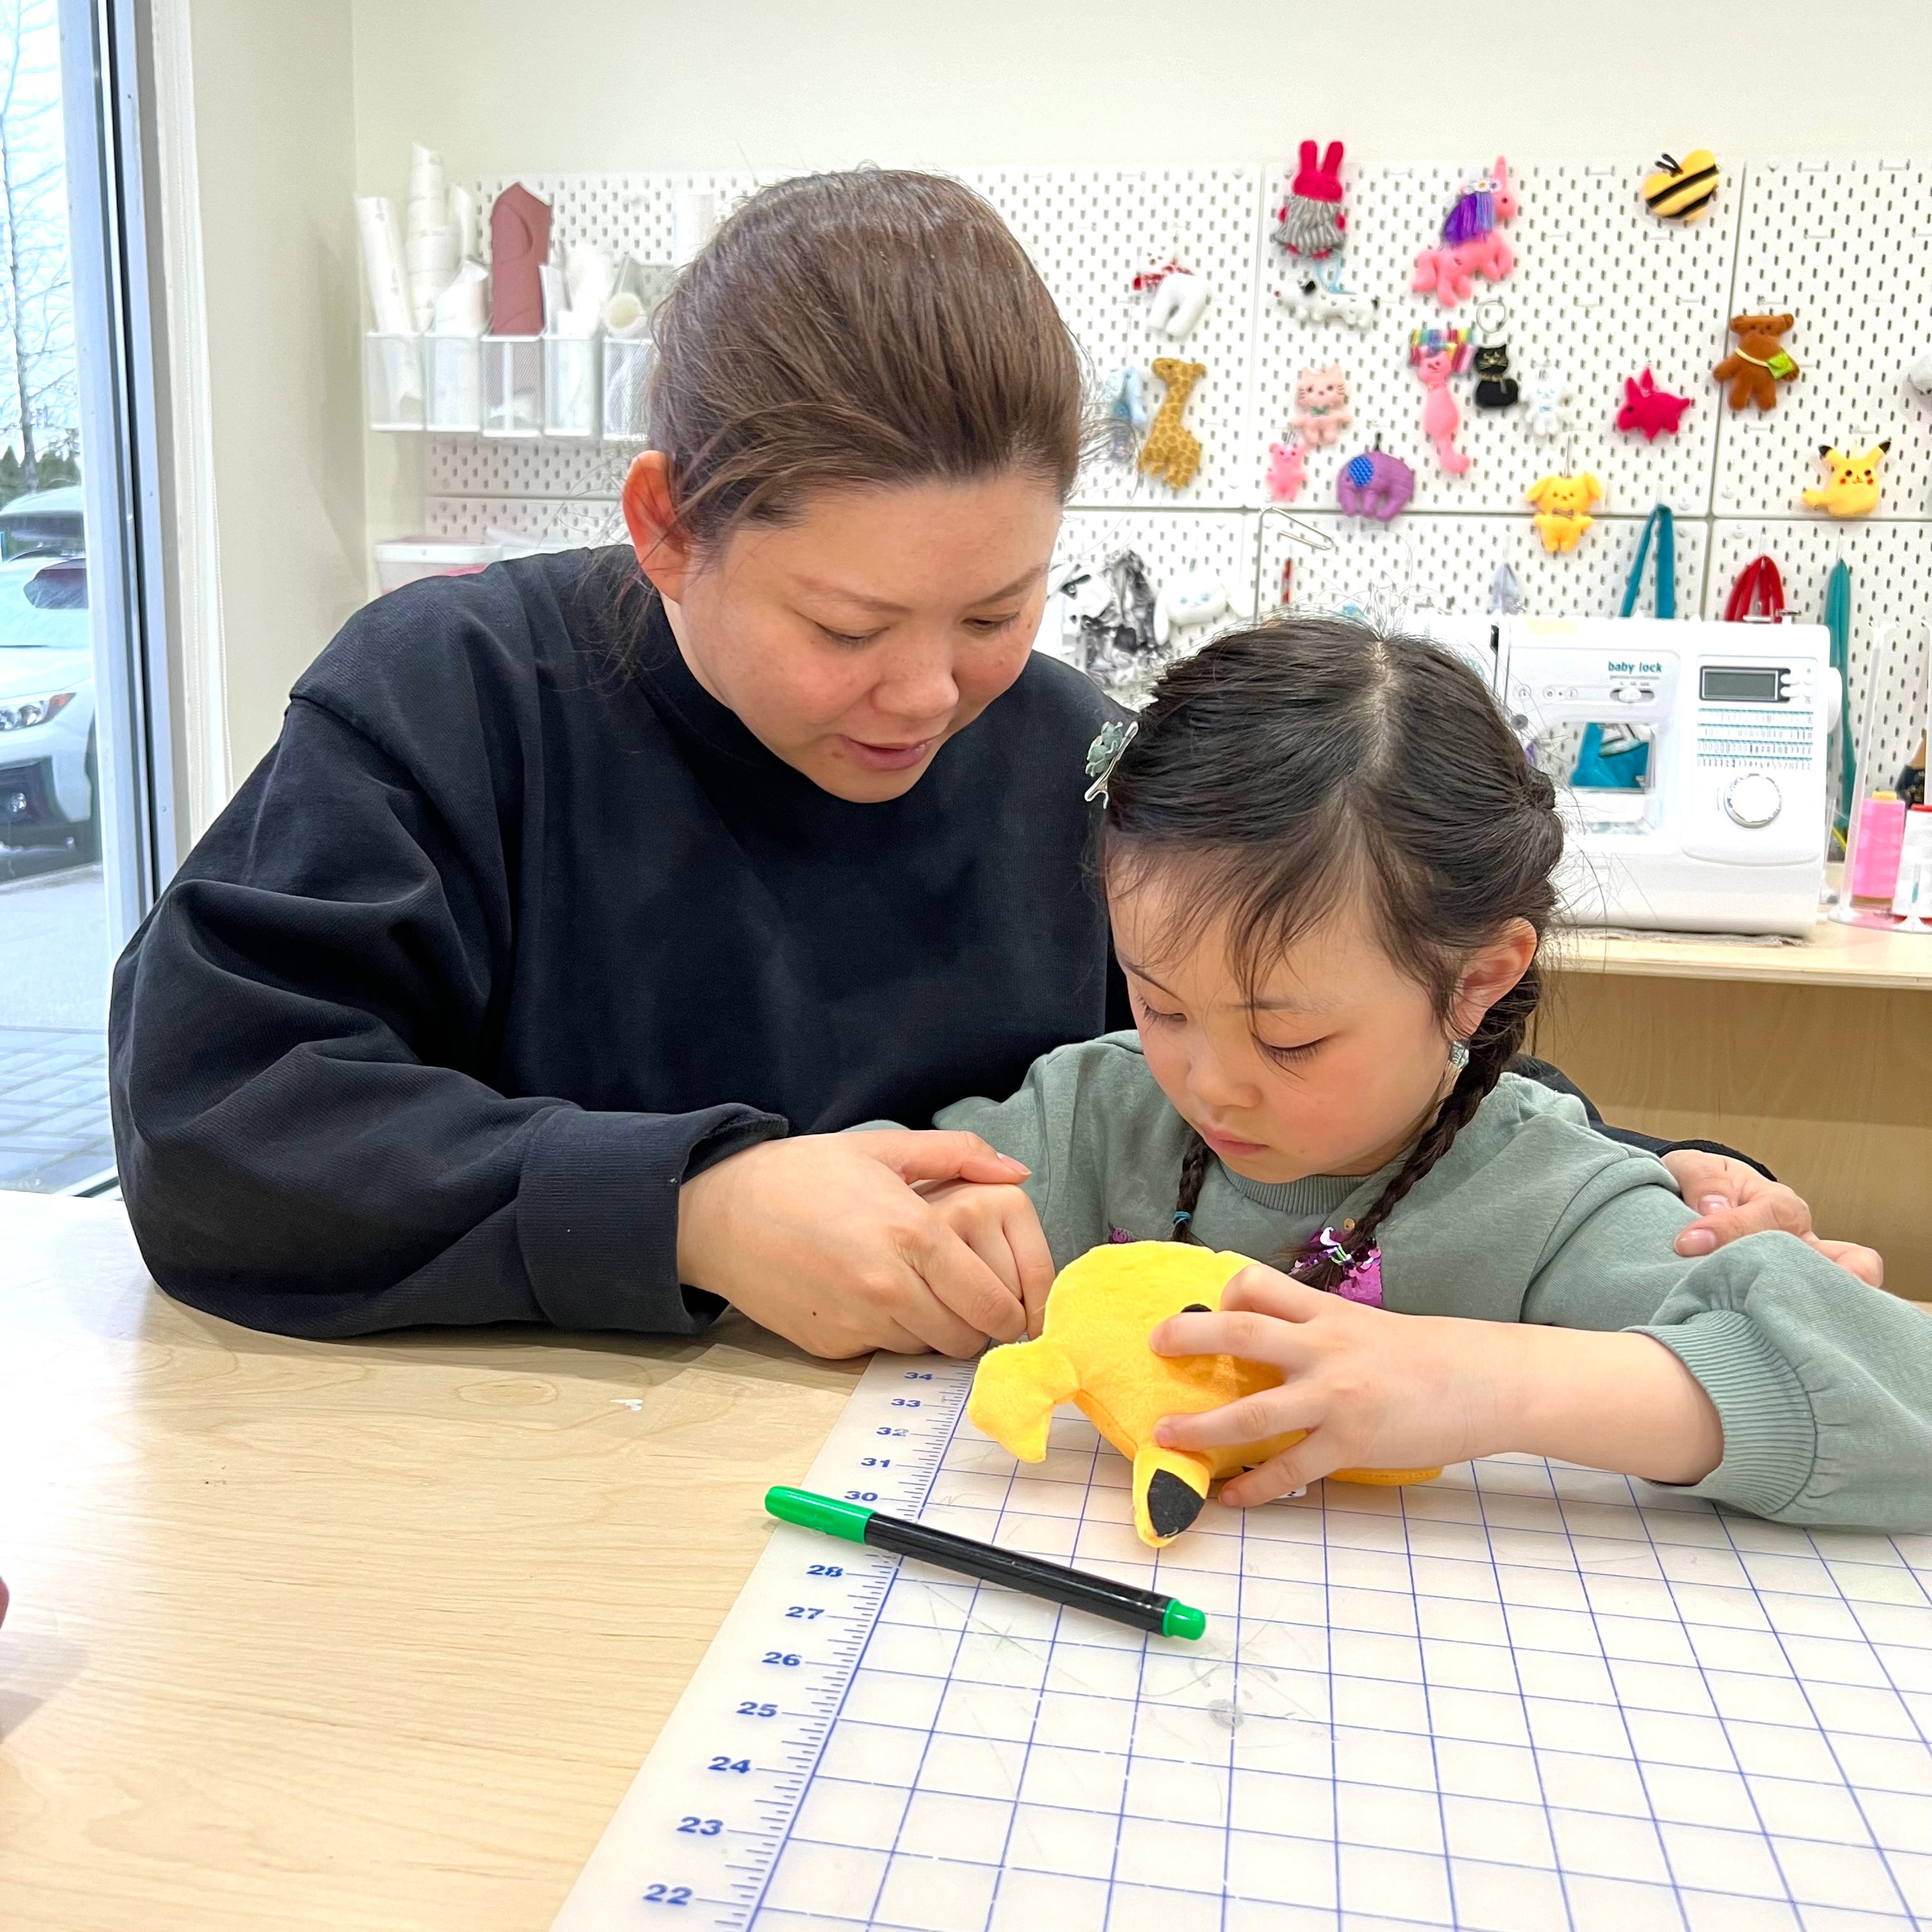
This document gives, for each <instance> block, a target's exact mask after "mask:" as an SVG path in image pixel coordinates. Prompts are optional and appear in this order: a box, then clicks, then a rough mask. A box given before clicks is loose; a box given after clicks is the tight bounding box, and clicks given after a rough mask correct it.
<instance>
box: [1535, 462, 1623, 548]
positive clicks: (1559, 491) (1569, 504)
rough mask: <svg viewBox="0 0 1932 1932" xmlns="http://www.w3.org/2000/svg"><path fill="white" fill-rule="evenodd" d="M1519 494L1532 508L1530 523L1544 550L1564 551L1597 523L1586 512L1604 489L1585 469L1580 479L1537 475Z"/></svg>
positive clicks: (1577, 541) (1575, 543)
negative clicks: (1532, 514)
mask: <svg viewBox="0 0 1932 1932" xmlns="http://www.w3.org/2000/svg"><path fill="white" fill-rule="evenodd" d="M1603 493H1604V486H1603V485H1602V484H1601V483H1599V482H1598V481H1597V479H1596V478H1595V476H1593V475H1591V473H1590V472H1589V471H1588V470H1587V469H1586V470H1585V471H1584V472H1583V474H1582V475H1580V476H1540V477H1538V478H1537V480H1536V481H1535V483H1533V484H1532V485H1531V486H1530V487H1529V489H1528V490H1526V491H1525V492H1524V494H1525V496H1527V497H1528V499H1529V501H1530V502H1532V503H1534V504H1535V505H1536V511H1537V514H1535V516H1533V517H1531V518H1530V521H1531V522H1532V523H1534V524H1535V526H1536V533H1537V535H1538V536H1540V537H1541V538H1542V539H1543V547H1544V549H1545V550H1550V551H1567V550H1574V549H1575V548H1576V547H1577V544H1579V543H1580V542H1581V541H1583V532H1585V531H1586V530H1587V529H1589V527H1590V526H1591V525H1592V523H1595V521H1596V518H1595V517H1592V516H1590V515H1589V514H1586V513H1587V512H1588V511H1589V508H1590V505H1592V503H1594V502H1596V500H1597V499H1598V497H1600V496H1602V494H1603Z"/></svg>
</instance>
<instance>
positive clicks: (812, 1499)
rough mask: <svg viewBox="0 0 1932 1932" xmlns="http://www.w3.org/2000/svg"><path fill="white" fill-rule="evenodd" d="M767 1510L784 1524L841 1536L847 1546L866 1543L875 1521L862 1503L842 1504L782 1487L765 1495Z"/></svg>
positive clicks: (830, 1498) (803, 1491)
mask: <svg viewBox="0 0 1932 1932" xmlns="http://www.w3.org/2000/svg"><path fill="white" fill-rule="evenodd" d="M765 1508H766V1510H767V1511H769V1512H770V1514H772V1515H773V1516H775V1517H777V1518H778V1520H779V1521H780V1522H781V1523H796V1524H797V1525H798V1526H799V1527H800V1528H801V1529H816V1530H820V1531H822V1532H823V1533H824V1534H825V1535H827V1536H842V1537H843V1538H844V1539H845V1540H846V1541H847V1542H848V1543H863V1542H864V1541H865V1526H866V1524H867V1523H869V1522H870V1521H871V1519H872V1512H871V1511H870V1510H869V1509H868V1508H866V1507H865V1505H864V1504H863V1503H847V1502H838V1501H837V1500H836V1499H834V1498H832V1497H831V1496H814V1494H813V1493H811V1490H793V1489H788V1488H787V1487H785V1486H784V1484H778V1485H777V1486H776V1487H774V1488H772V1489H769V1490H766V1492H765Z"/></svg>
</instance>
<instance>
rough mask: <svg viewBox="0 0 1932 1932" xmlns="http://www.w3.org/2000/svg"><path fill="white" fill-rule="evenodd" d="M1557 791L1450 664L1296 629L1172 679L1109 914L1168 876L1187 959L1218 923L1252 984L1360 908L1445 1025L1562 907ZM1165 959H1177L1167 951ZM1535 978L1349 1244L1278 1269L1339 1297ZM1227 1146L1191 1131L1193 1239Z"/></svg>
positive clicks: (1490, 1014) (1121, 830) (1126, 821)
mask: <svg viewBox="0 0 1932 1932" xmlns="http://www.w3.org/2000/svg"><path fill="white" fill-rule="evenodd" d="M1562 850H1563V832H1562V823H1561V821H1560V820H1559V818H1558V816H1557V813H1556V788H1555V787H1554V786H1553V784H1552V783H1551V782H1550V778H1549V776H1548V775H1547V773H1544V772H1541V771H1539V770H1538V769H1536V767H1535V766H1533V765H1532V764H1531V763H1529V760H1528V759H1527V758H1526V757H1525V755H1524V754H1523V747H1522V746H1521V745H1520V743H1519V742H1518V741H1517V737H1516V735H1515V733H1514V731H1513V730H1511V726H1510V724H1509V721H1508V719H1507V718H1505V715H1504V714H1503V712H1502V710H1501V709H1500V708H1499V706H1498V705H1497V704H1496V700H1495V699H1494V698H1493V697H1492V696H1491V695H1490V692H1489V691H1488V689H1487V687H1486V686H1485V685H1484V683H1483V682H1482V680H1481V679H1480V678H1478V676H1476V675H1475V673H1473V672H1472V671H1471V670H1469V668H1468V667H1466V665H1465V664H1463V663H1461V662H1460V661H1459V660H1458V659H1457V658H1455V657H1454V656H1453V655H1451V654H1450V653H1449V652H1447V651H1445V650H1443V649H1440V648H1439V646H1436V645H1434V644H1432V643H1425V642H1423V641H1421V640H1419V639H1416V638H1412V637H1379V636H1378V635H1376V633H1375V632H1374V631H1371V630H1370V629H1369V628H1367V626H1366V625H1361V624H1358V623H1355V622H1351V621H1349V619H1343V618H1335V617H1286V618H1283V619H1280V620H1278V621H1277V622H1274V623H1271V624H1268V625H1262V626H1259V627H1258V628H1254V629H1251V630H1247V631H1231V632H1228V633H1226V634H1223V635H1222V636H1221V637H1217V638H1214V640H1211V642H1210V643H1208V644H1207V645H1206V646H1205V647H1204V648H1203V649H1201V650H1200V651H1199V652H1196V654H1195V655H1193V657H1191V658H1187V659H1184V661H1182V662H1181V663H1180V664H1176V665H1174V666H1172V667H1170V668H1169V670H1168V671H1167V672H1166V674H1165V675H1164V676H1163V678H1162V679H1161V680H1160V683H1159V684H1158V685H1156V687H1155V688H1154V695H1153V697H1152V699H1151V701H1150V703H1148V706H1147V709H1145V711H1144V712H1142V715H1141V721H1140V730H1139V733H1138V734H1137V735H1136V738H1135V739H1134V741H1133V743H1132V744H1131V745H1130V746H1129V748H1127V751H1126V752H1125V754H1124V755H1123V756H1122V757H1121V758H1120V760H1118V762H1117V763H1116V764H1115V766H1114V769H1113V770H1112V773H1111V774H1110V775H1109V781H1108V793H1107V806H1106V814H1105V816H1104V817H1103V820H1102V821H1101V841H1100V849H1099V859H1100V869H1101V871H1102V874H1103V877H1104V878H1105V880H1106V885H1107V888H1108V891H1109V895H1110V897H1112V898H1115V899H1116V900H1118V898H1119V897H1120V896H1121V895H1123V894H1126V893H1130V892H1133V891H1135V890H1136V889H1137V888H1138V887H1139V886H1140V885H1141V884H1142V883H1143V882H1144V881H1145V880H1146V879H1147V878H1148V877H1151V876H1152V875H1154V874H1159V876H1160V880H1161V882H1162V886H1163V899H1164V901H1165V904H1166V914H1165V917H1166V931H1167V935H1168V937H1169V938H1171V940H1172V942H1173V943H1174V944H1175V945H1176V946H1177V947H1186V946H1188V945H1190V944H1193V941H1194V935H1197V934H1199V932H1201V931H1202V929H1204V928H1205V927H1206V926H1208V925H1210V924H1212V923H1214V922H1217V921H1219V922H1223V923H1224V929H1225V931H1226V935H1227V942H1228V947H1229V959H1230V964H1231V965H1232V968H1233V969H1234V971H1235V974H1236V976H1237V977H1238V979H1240V980H1242V981H1243V982H1244V983H1245V984H1246V985H1247V986H1248V987H1249V988H1250V989H1253V988H1255V987H1256V986H1259V985H1260V984H1261V983H1262V982H1263V980H1265V978H1266V977H1267V975H1268V972H1269V971H1270V970H1271V968H1272V965H1273V962H1274V961H1276V960H1277V959H1279V958H1280V956H1281V955H1282V954H1283V953H1284V952H1286V950H1288V948H1289V947H1291V946H1292V945H1293V944H1295V943H1296V942H1297V941H1299V940H1300V939H1301V938H1303V937H1304V936H1305V935H1307V934H1308V933H1310V932H1312V931H1313V929H1315V928H1316V927H1317V926H1319V925H1320V924H1321V923H1322V921H1323V920H1324V919H1326V918H1328V916H1330V915H1331V913H1334V912H1336V911H1337V910H1339V909H1340V908H1341V907H1343V906H1345V905H1351V904H1356V903H1361V904H1364V910H1366V912H1367V913H1368V915H1369V916H1370V918H1371V919H1372V922H1373V926H1374V928H1375V930H1376V932H1377V935H1378V937H1379V939H1380V941H1381V944H1382V948H1383V950H1385V952H1386V953H1387V954H1388V957H1389V959H1390V960H1391V962H1393V963H1394V965H1397V967H1398V968H1400V969H1401V971H1403V972H1404V973H1405V974H1407V975H1408V976H1409V977H1410V978H1411V979H1412V980H1415V982H1416V983H1418V984H1419V985H1421V986H1423V987H1424V989H1427V992H1428V993H1429V995H1430V998H1431V1000H1432V1001H1433V1004H1434V1006H1435V1008H1436V1013H1438V1015H1439V1016H1440V1018H1441V1019H1442V1021H1443V1022H1444V1024H1445V1029H1446V1028H1448V1026H1450V1025H1453V1024H1454V1017H1453V1016H1454V1012H1455V1010H1456V1007H1457V1001H1458V989H1459V987H1460V984H1461V982H1462V978H1463V972H1464V971H1465V969H1466V966H1467V964H1468V962H1469V959H1470V958H1471V956H1472V955H1473V954H1475V953H1477V952H1478V950H1481V948H1482V947H1484V946H1485V945H1487V944H1490V943H1491V942H1493V941H1495V940H1496V938H1497V937H1498V936H1499V935H1500V934H1501V933H1502V932H1504V931H1505V929H1508V928H1510V927H1511V926H1517V927H1518V928H1519V929H1520V926H1522V925H1525V924H1526V925H1528V926H1529V927H1530V928H1531V929H1532V930H1533V931H1534V932H1535V935H1536V938H1537V939H1538V942H1539V944H1540V943H1541V939H1542V938H1543V935H1544V932H1546V931H1547V928H1548V926H1549V923H1550V919H1552V918H1553V916H1554V914H1555V912H1556V886H1555V883H1554V874H1555V872H1556V865H1557V862H1558V860H1559V859H1560V858H1561V856H1562ZM1163 943H1165V942H1163ZM1540 998H1541V977H1540V975H1539V974H1538V971H1537V967H1536V962H1535V959H1534V958H1532V960H1531V962H1530V965H1529V968H1528V969H1527V971H1525V973H1524V974H1523V977H1521V979H1520V980H1518V981H1517V983H1516V984H1515V985H1514V986H1512V987H1511V988H1510V989H1509V990H1508V992H1505V993H1504V994H1503V995H1502V997H1501V998H1499V999H1498V1000H1497V1001H1496V1003H1495V1004H1493V1006H1491V1007H1490V1009H1489V1010H1488V1011H1487V1013H1485V1014H1484V1016H1483V1018H1482V1019H1481V1022H1480V1023H1479V1024H1478V1025H1477V1027H1476V1028H1475V1031H1474V1032H1473V1033H1472V1034H1471V1036H1470V1037H1469V1040H1468V1042H1467V1045H1468V1047H1469V1061H1468V1064H1466V1065H1465V1066H1464V1067H1462V1068H1461V1069H1460V1070H1459V1071H1458V1073H1457V1078H1456V1082H1455V1084H1454V1086H1453V1087H1451V1089H1450V1091H1449V1092H1448V1094H1447V1095H1446V1096H1445V1097H1444V1099H1443V1100H1442V1102H1441V1103H1440V1104H1439V1106H1437V1108H1436V1112H1435V1114H1434V1115H1433V1118H1431V1119H1430V1123H1429V1124H1428V1126H1427V1127H1426V1128H1425V1129H1424V1131H1423V1133H1422V1134H1421V1137H1420V1138H1419V1139H1418V1140H1417V1142H1416V1143H1415V1145H1414V1146H1413V1147H1412V1148H1410V1149H1409V1153H1408V1154H1407V1156H1406V1158H1405V1159H1404V1160H1403V1163H1402V1165H1401V1166H1400V1168H1398V1169H1397V1171H1396V1172H1395V1174H1394V1176H1393V1177H1392V1178H1391V1180H1390V1181H1389V1182H1388V1185H1387V1186H1386V1187H1384V1188H1383V1190H1382V1193H1380V1194H1379V1196H1377V1197H1376V1200H1375V1202H1373V1205H1371V1206H1370V1208H1369V1210H1368V1211H1367V1213H1366V1214H1364V1215H1363V1217H1361V1220H1360V1222H1359V1223H1356V1224H1354V1225H1352V1226H1348V1227H1346V1228H1345V1229H1342V1230H1340V1231H1339V1232H1340V1241H1339V1243H1338V1242H1337V1241H1335V1240H1334V1239H1333V1238H1331V1239H1329V1240H1328V1241H1314V1242H1311V1243H1310V1244H1308V1246H1307V1247H1305V1248H1304V1249H1302V1250H1299V1251H1298V1253H1296V1254H1295V1255H1294V1256H1292V1257H1284V1258H1283V1259H1282V1260H1281V1262H1280V1264H1279V1265H1282V1266H1283V1267H1286V1268H1288V1269H1289V1271H1290V1272H1291V1273H1292V1274H1295V1276H1296V1277H1298V1279H1300V1280H1303V1281H1305V1282H1307V1283H1310V1284H1311V1285H1312V1286H1316V1287H1318V1288H1323V1289H1334V1288H1336V1287H1337V1286H1339V1285H1340V1283H1342V1282H1343V1280H1346V1279H1347V1277H1349V1274H1352V1272H1353V1271H1354V1270H1355V1268H1357V1267H1358V1265H1360V1264H1361V1262H1364V1261H1365V1260H1366V1259H1367V1256H1368V1254H1369V1252H1370V1250H1371V1249H1372V1248H1373V1247H1375V1245H1376V1240H1377V1237H1378V1235H1379V1233H1380V1232H1381V1229H1382V1226H1383V1224H1384V1223H1385V1222H1386V1221H1387V1220H1388V1217H1390V1216H1391V1214H1394V1211H1396V1209H1397V1208H1398V1207H1399V1206H1400V1205H1401V1204H1402V1202H1403V1200H1404V1199H1405V1198H1406V1196H1408V1194H1409V1192H1410V1190H1412V1189H1413V1188H1414V1187H1415V1186H1416V1185H1417V1184H1418V1182H1420V1181H1421V1180H1422V1178H1424V1175H1427V1174H1428V1173H1429V1172H1430V1170H1431V1169H1433V1167H1434V1166H1436V1163H1437V1162H1438V1161H1439V1160H1442V1157H1443V1156H1444V1155H1445V1154H1447V1153H1448V1151H1449V1149H1450V1148H1451V1146H1453V1145H1454V1143H1455V1139H1456V1136H1457V1134H1459V1133H1461V1131H1462V1130H1463V1128H1464V1127H1466V1126H1468V1124H1469V1122H1470V1121H1472V1119H1474V1118H1475V1115H1476V1112H1477V1110H1478V1109H1479V1108H1480V1107H1481V1106H1482V1103H1483V1102H1484V1100H1486V1099H1487V1097H1488V1096H1489V1095H1490V1093H1492V1092H1493V1091H1494V1089H1495V1088H1496V1082H1498V1081H1499V1079H1501V1078H1502V1075H1503V1073H1504V1070H1505V1069H1506V1068H1507V1067H1508V1064H1509V1063H1510V1061H1511V1060H1512V1059H1513V1058H1514V1057H1515V1056H1516V1055H1517V1053H1518V1052H1520V1050H1521V1049H1522V1047H1523V1042H1524V1040H1525V1039H1526V1037H1527V1035H1528V1033H1529V1024H1530V1022H1531V1019H1532V1017H1533V1016H1535V1012H1536V1009H1537V1005H1538V1001H1539V999H1540ZM1208 1164H1209V1150H1208V1145H1207V1144H1206V1142H1204V1141H1203V1140H1202V1138H1201V1136H1199V1134H1198V1133H1196V1134H1190V1136H1189V1138H1188V1143H1187V1151H1186V1153H1185V1154H1184V1155H1183V1157H1182V1159H1181V1176H1180V1184H1179V1189H1178V1196H1177V1199H1176V1201H1175V1226H1174V1236H1173V1238H1175V1240H1177V1241H1183V1240H1187V1239H1188V1238H1190V1229H1191V1224H1192V1221H1193V1214H1194V1212H1195V1210H1196V1206H1197V1205H1198V1204H1199V1200H1200V1198H1201V1190H1202V1185H1203V1184H1204V1182H1205V1180H1206V1178H1207V1174H1208Z"/></svg>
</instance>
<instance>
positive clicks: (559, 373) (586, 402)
mask: <svg viewBox="0 0 1932 1932" xmlns="http://www.w3.org/2000/svg"><path fill="white" fill-rule="evenodd" d="M603 346H604V344H603V341H602V338H601V337H599V336H595V335H546V336H545V337H544V339H543V359H544V435H546V436H560V437H595V435H596V434H597V432H598V426H599V425H600V423H601V419H602V410H601V400H602V396H601V386H600V385H599V383H598V363H599V357H598V351H599V350H601V348H602V347H603Z"/></svg>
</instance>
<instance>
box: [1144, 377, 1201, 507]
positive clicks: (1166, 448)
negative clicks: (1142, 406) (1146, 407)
mask: <svg viewBox="0 0 1932 1932" xmlns="http://www.w3.org/2000/svg"><path fill="white" fill-rule="evenodd" d="M1207 373H1208V365H1207V364H1206V363H1205V362H1182V361H1181V360H1180V359H1179V358H1178V356H1156V357H1155V358H1154V374H1156V375H1157V376H1158V377H1160V380H1162V381H1163V383H1166V385H1167V394H1166V396H1165V397H1163V398H1162V400H1161V405H1160V408H1159V409H1158V410H1156V411H1155V413H1154V422H1153V423H1152V425H1151V426H1150V428H1148V433H1147V440H1146V441H1145V443H1142V445H1141V455H1140V468H1141V470H1142V473H1143V474H1144V475H1148V476H1151V477H1154V478H1155V479H1156V480H1157V481H1160V482H1163V483H1165V484H1166V485H1167V486H1168V487H1169V489H1172V490H1184V489H1186V488H1187V486H1188V484H1190V483H1192V482H1193V481H1194V475H1195V472H1196V470H1198V469H1199V468H1200V467H1201V439H1200V438H1199V437H1197V436H1196V435H1195V434H1194V433H1193V431H1191V430H1190V429H1189V428H1187V426H1186V425H1184V423H1183V422H1181V417H1182V416H1183V415H1184V413H1186V411H1187V399H1188V398H1189V397H1190V396H1191V395H1193V393H1194V386H1195V384H1196V383H1198V382H1199V381H1200V380H1201V379H1202V377H1203V376H1205V375H1206V374H1207Z"/></svg>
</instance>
